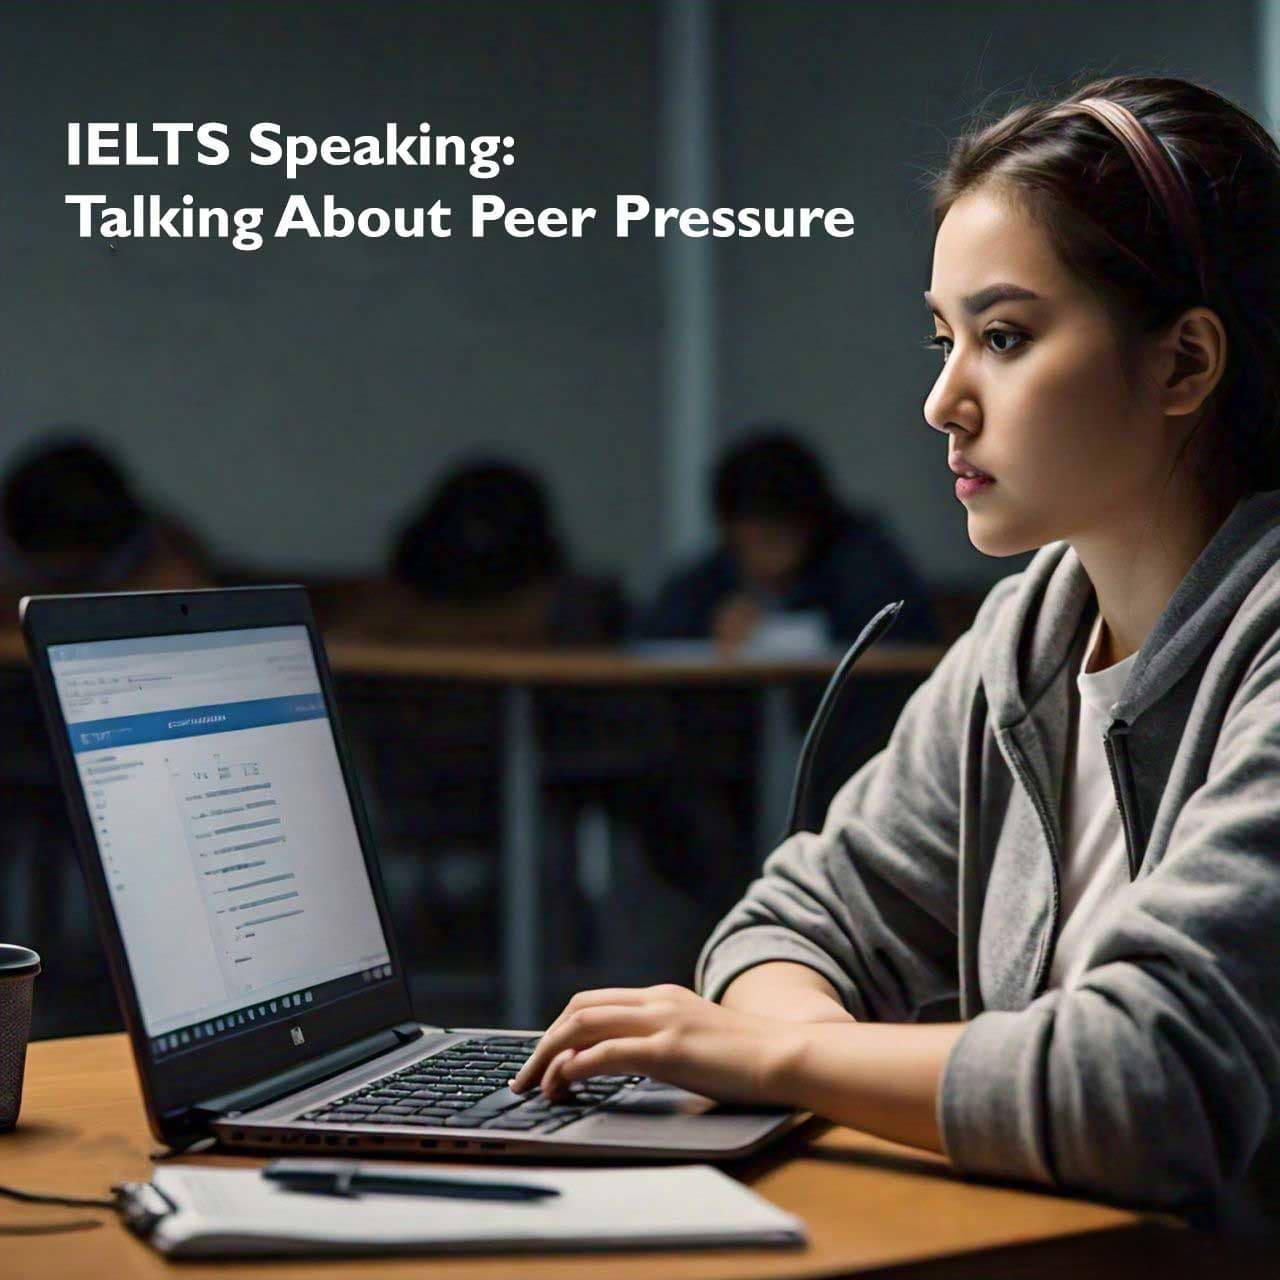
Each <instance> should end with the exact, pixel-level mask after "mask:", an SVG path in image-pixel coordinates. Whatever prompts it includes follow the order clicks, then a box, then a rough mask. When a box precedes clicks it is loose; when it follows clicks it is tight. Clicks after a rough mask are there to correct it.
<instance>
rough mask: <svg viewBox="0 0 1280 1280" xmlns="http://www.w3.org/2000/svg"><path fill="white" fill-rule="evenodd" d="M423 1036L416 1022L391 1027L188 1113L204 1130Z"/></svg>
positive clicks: (220, 1096)
mask: <svg viewBox="0 0 1280 1280" xmlns="http://www.w3.org/2000/svg"><path fill="white" fill-rule="evenodd" d="M421 1035H422V1027H420V1026H419V1025H418V1024H417V1023H416V1022H401V1023H399V1024H397V1025H396V1026H394V1027H388V1028H387V1030H385V1031H379V1032H377V1033H376V1034H374V1035H371V1036H365V1037H364V1038H363V1039H361V1040H356V1041H353V1042H352V1043H351V1044H346V1045H343V1046H342V1048H341V1049H334V1050H333V1051H332V1052H331V1053H325V1054H321V1056H320V1057H318V1058H312V1059H311V1060H310V1061H309V1062H303V1063H299V1065H298V1066H296V1067H289V1068H288V1069H287V1070H285V1071H280V1072H278V1073H277V1074H276V1075H273V1076H268V1077H267V1078H266V1079H265V1080H255V1081H254V1082H253V1084H250V1085H246V1086H245V1087H244V1088H242V1089H233V1090H232V1091H231V1092H229V1093H222V1094H219V1095H218V1096H217V1097H216V1098H206V1099H205V1100H204V1101H203V1102H197V1103H194V1104H193V1105H192V1106H191V1107H190V1108H188V1114H189V1116H190V1119H191V1121H193V1122H197V1123H200V1127H204V1126H207V1124H208V1123H209V1122H210V1121H212V1120H217V1119H219V1118H221V1117H223V1116H234V1115H239V1114H240V1112H242V1111H250V1110H252V1109H253V1108H254V1107H265V1106H266V1105H267V1103H269V1102H274V1101H275V1100H276V1099H277V1098H283V1097H285V1096H286V1095H288V1094H291V1093H297V1092H298V1091H299V1090H301V1089H306V1088H308V1087H309V1086H311V1085H313V1084H319V1083H320V1081H322V1080H327V1079H329V1078H330V1077H331V1076H336V1075H339V1074H341V1073H342V1072H343V1071H347V1070H349V1069H350V1068H351V1067H358V1066H359V1065H360V1064H361V1063H362V1062H368V1061H370V1060H371V1059H373V1058H377V1057H380V1056H381V1055H382V1054H384V1053H390V1052H391V1051H392V1050H393V1049H398V1048H400V1046H401V1045H405V1044H409V1043H410V1042H411V1041H413V1040H417V1039H418V1038H419V1037H420V1036H421Z"/></svg>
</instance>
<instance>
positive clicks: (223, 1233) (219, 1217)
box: [116, 1160, 806, 1258]
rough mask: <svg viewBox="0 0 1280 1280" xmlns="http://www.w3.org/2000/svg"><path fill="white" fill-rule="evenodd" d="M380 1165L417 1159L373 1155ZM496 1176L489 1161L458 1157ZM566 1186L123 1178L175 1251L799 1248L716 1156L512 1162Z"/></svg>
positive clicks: (168, 1249) (128, 1217)
mask: <svg viewBox="0 0 1280 1280" xmlns="http://www.w3.org/2000/svg"><path fill="white" fill-rule="evenodd" d="M371 1167H374V1168H377V1169H378V1170H379V1171H382V1172H387V1173H390V1172H393V1171H394V1170H396V1169H397V1168H399V1169H403V1170H406V1171H408V1170H417V1169H420V1168H421V1166H419V1165H413V1164H406V1163H403V1162H387V1161H381V1160H379V1161H377V1162H376V1164H373V1165H371ZM450 1177H451V1178H457V1179H463V1180H465V1179H474V1180H475V1181H476V1182H478V1183H485V1182H491V1181H492V1179H493V1170H492V1169H491V1168H485V1169H476V1168H474V1167H473V1168H469V1169H468V1168H457V1169H453V1168H451V1169H450ZM502 1177H503V1181H504V1182H519V1181H521V1180H524V1181H527V1182H529V1183H530V1184H539V1185H548V1184H549V1185H551V1186H554V1187H556V1189H557V1190H558V1191H559V1193H560V1194H559V1195H557V1196H554V1197H550V1198H546V1199H541V1200H536V1201H519V1202H514V1201H513V1202H503V1203H497V1202H494V1201H492V1200H487V1201H486V1200H462V1199H456V1198H436V1197H430V1196H423V1195H400V1194H392V1193H382V1192H380V1193H378V1194H375V1195H366V1196H350V1197H334V1196H330V1195H323V1194H311V1193H308V1192H300V1191H296V1190H290V1189H288V1188H286V1187H283V1186H281V1185H280V1184H279V1183H274V1182H271V1181H269V1180H268V1179H266V1178H263V1177H262V1173H261V1170H259V1169H211V1168H206V1167H203V1166H194V1165H181V1164H171V1165H165V1166H163V1167H162V1168H159V1169H157V1170H156V1171H155V1173H154V1175H153V1177H152V1180H151V1181H150V1182H143V1183H137V1182H134V1183H122V1184H120V1186H118V1187H117V1188H116V1192H117V1198H118V1202H119V1205H120V1209H121V1213H122V1215H123V1218H124V1221H125V1222H126V1224H127V1225H128V1226H129V1228H130V1230H132V1231H133V1232H134V1233H135V1234H137V1235H138V1236H140V1237H141V1238H142V1239H144V1240H146V1241H147V1242H148V1243H149V1244H151V1245H152V1247H153V1248H155V1249H157V1250H158V1251H159V1252H161V1253H163V1254H165V1255H166V1256H169V1257H175V1258H214V1257H273V1256H278V1257H299V1256H306V1255H312V1256H333V1255H343V1254H346V1255H367V1254H410V1253H423V1254H427V1253H474V1252H484V1253H488V1252H493V1253H499V1252H501V1253H508V1252H510V1253H527V1252H532V1251H546V1252H561V1251H581V1250H592V1249H610V1250H614V1249H690V1248H698V1249H704V1248H716V1247H737V1248H741V1247H743V1246H751V1245H756V1246H773V1247H778V1246H783V1247H785V1246H791V1247H795V1246H798V1245H803V1244H804V1243H805V1242H806V1233H805V1228H804V1224H803V1223H802V1222H801V1221H800V1220H799V1219H798V1218H796V1217H794V1216H793V1215H791V1214H789V1213H785V1212H784V1211H783V1210H781V1209H779V1208H777V1207H776V1206H774V1205H772V1204H770V1203H769V1202H768V1201H767V1200H765V1199H764V1198H763V1197H761V1196H759V1195H757V1194H756V1193H755V1192H754V1191H752V1190H751V1189H750V1188H748V1187H745V1186H743V1185H742V1184H741V1183H739V1182H737V1181H735V1180H734V1179H733V1178H730V1177H729V1176H728V1175H727V1174H724V1173H721V1172H720V1171H719V1170H718V1169H715V1168H713V1167H712V1166H711V1165H706V1164H700V1165H679V1166H674V1167H657V1168H649V1167H639V1168H623V1169H618V1168H605V1169H591V1168H578V1169H564V1168H555V1167H537V1168H534V1167H526V1166H521V1167H520V1168H518V1169H515V1168H511V1169H507V1168H504V1169H503V1171H502Z"/></svg>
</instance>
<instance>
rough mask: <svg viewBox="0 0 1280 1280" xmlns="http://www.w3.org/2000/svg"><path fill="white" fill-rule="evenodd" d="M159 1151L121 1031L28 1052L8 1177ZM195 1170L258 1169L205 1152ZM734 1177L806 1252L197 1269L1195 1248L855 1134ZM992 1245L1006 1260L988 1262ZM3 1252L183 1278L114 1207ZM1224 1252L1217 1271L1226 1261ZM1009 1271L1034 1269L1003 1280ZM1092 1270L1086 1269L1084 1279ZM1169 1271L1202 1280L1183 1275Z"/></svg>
mask: <svg viewBox="0 0 1280 1280" xmlns="http://www.w3.org/2000/svg"><path fill="white" fill-rule="evenodd" d="M153 1147H154V1143H153V1142H152V1140H151V1137H150V1134H149V1133H148V1132H147V1128H146V1121H145V1119H144V1117H143V1111H142V1104H141V1100H140V1098H139V1095H138V1088H137V1082H136V1079H135V1076H134V1072H133V1063H132V1059H131V1056H130V1053H129V1045H128V1041H127V1040H126V1039H125V1037H124V1036H122V1035H112V1036H89V1037H82V1038H78V1039H69V1040H49V1041H43V1042H39V1043H36V1044H33V1045H32V1046H31V1048H30V1051H29V1053H28V1058H27V1083H26V1092H25V1097H24V1100H23V1109H22V1116H21V1121H20V1124H19V1126H18V1128H17V1129H16V1130H15V1131H14V1132H12V1133H9V1134H5V1135H0V1169H2V1170H3V1173H2V1174H0V1181H3V1182H5V1183H8V1184H11V1185H17V1186H20V1187H22V1188H24V1189H29V1190H38V1191H45V1192H51V1193H54V1194H57V1193H63V1194H67V1195H102V1194H104V1193H105V1192H106V1189H107V1187H108V1186H109V1184H110V1183H112V1182H115V1181H120V1180H123V1179H126V1178H128V1179H145V1178H147V1177H148V1176H149V1173H148V1170H149V1168H150V1164H149V1161H148V1153H149V1152H150V1151H151V1150H152V1149H153ZM201 1163H215V1164H222V1165H231V1164H235V1165H242V1164H249V1163H254V1162H253V1161H251V1160H248V1159H247V1158H245V1157H230V1156H224V1157H216V1158H215V1157H208V1156H206V1157H204V1158H203V1159H202V1160H201ZM490 1167H492V1166H490ZM729 1168H730V1171H734V1172H738V1173H739V1174H740V1176H742V1177H743V1178H744V1180H745V1181H747V1182H749V1183H750V1184H751V1185H752V1186H753V1187H755V1189H756V1190H757V1191H759V1192H760V1193H761V1194H762V1195H764V1196H765V1197H766V1198H767V1199H769V1200H771V1201H773V1202H774V1203H775V1204H778V1205H780V1206H782V1207H783V1208H784V1209H787V1210H789V1211H790V1212H792V1213H795V1214H798V1215H799V1216H800V1217H801V1218H803V1219H804V1221H805V1222H806V1223H807V1225H808V1227H809V1231H810V1236H811V1243H810V1244H809V1246H808V1247H807V1248H805V1249H803V1250H776V1249H773V1250H770V1249H754V1250H744V1249H735V1250H711V1251H705V1252H700V1253H685V1254H679V1253H670V1252H668V1253H662V1254H656V1253H644V1254H638V1253H632V1254H624V1253H615V1254H609V1255H601V1254H592V1255H577V1256H572V1255H565V1254H560V1255H541V1256H535V1257H518V1258H517V1257H505V1258H503V1257H500V1256H496V1255H489V1256H476V1257H468V1258H459V1257H454V1258H436V1259H431V1258H412V1259H379V1260H376V1261H369V1260H360V1261H358V1262H357V1261H352V1260H349V1259H348V1260H342V1261H336V1260H331V1261H327V1262H321V1261H314V1262H270V1263H255V1264H252V1265H250V1264H245V1263H229V1264H227V1265H226V1266H225V1267H224V1266H221V1265H212V1264H203V1265H200V1267H199V1271H200V1275H201V1276H213V1275H223V1274H226V1275H231V1274H234V1275H235V1276H236V1277H237V1278H238V1280H252V1277H264V1278H265V1277H269V1276H282V1275H286V1274H287V1275H288V1276H298V1275H300V1274H304V1273H306V1274H310V1273H316V1274H326V1275H330V1276H342V1277H344V1278H345V1277H347V1276H352V1275H365V1274H369V1275H386V1276H405V1277H408V1276H413V1277H415V1278H418V1280H425V1278H427V1277H431V1276H436V1275H439V1276H444V1275H450V1276H462V1277H474V1278H475V1280H487V1278H488V1277H495V1278H496V1277H503V1280H510V1278H512V1277H515V1278H516V1280H519V1278H520V1277H530V1280H534V1278H537V1280H543V1278H545V1280H550V1278H551V1277H556V1278H557V1280H560V1278H562V1277H568V1278H569V1280H572V1278H573V1277H576V1276H583V1277H586V1276H597V1275H600V1274H604V1267H605V1266H606V1265H607V1267H608V1274H609V1276H610V1278H611V1280H629V1278H630V1277H637V1278H639V1277H650V1276H654V1275H658V1274H661V1275H662V1276H663V1277H664V1280H668V1278H672V1280H679V1277H699V1278H701V1280H705V1278H708V1277H725V1278H731V1277H746V1276H752V1277H775V1276H776V1277H783V1276H831V1275H848V1274H855V1273H856V1274H867V1273H871V1272H878V1271H879V1270H880V1269H881V1268H885V1267H896V1266H902V1265H903V1264H916V1265H914V1266H909V1267H908V1269H907V1270H906V1271H900V1270H896V1269H895V1270H894V1272H893V1275H894V1276H895V1277H900V1276H904V1275H916V1276H924V1275H927V1276H931V1277H932V1276H943V1275H945V1276H949V1277H955V1276H965V1277H976V1276H984V1277H989V1276H994V1275H1004V1276H1008V1275H1014V1274H1018V1275H1023V1274H1035V1275H1037V1276H1046V1275H1059V1274H1061V1275H1064V1276H1065V1275H1068V1274H1093V1275H1098V1274H1104V1275H1110V1274H1116V1275H1120V1274H1122V1273H1124V1274H1126V1276H1130V1275H1131V1274H1132V1272H1131V1268H1132V1266H1133V1265H1134V1263H1135V1261H1136V1260H1138V1259H1141V1260H1143V1262H1144V1264H1145V1263H1150V1262H1151V1261H1153V1260H1156V1259H1158V1260H1159V1261H1160V1265H1161V1270H1162V1272H1163V1275H1164V1276H1168V1275H1170V1274H1171V1272H1170V1266H1169V1262H1170V1261H1176V1260H1179V1259H1185V1258H1186V1257H1187V1256H1188V1253H1189V1250H1188V1244H1187V1241H1186V1237H1187V1236H1188V1235H1189V1233H1187V1232H1185V1231H1182V1230H1178V1229H1175V1228H1172V1227H1169V1226H1166V1225H1161V1224H1159V1223H1157V1222H1155V1221H1154V1220H1151V1219H1143V1218H1141V1217H1139V1216H1137V1215H1134V1214H1131V1213H1126V1212H1123V1211H1121V1210H1117V1209H1112V1208H1107V1207H1104V1206H1101V1205H1095V1204H1089V1203H1086V1202H1084V1201H1076V1200H1069V1199H1065V1198H1059V1197H1055V1196H1050V1195H1043V1194H1039V1193H1035V1192H1030V1191H1023V1190H1016V1189H1013V1188H1008V1187H997V1186H991V1185H980V1184H977V1183H969V1182H965V1181H962V1180H960V1179H959V1178H957V1177H956V1176H955V1175H953V1174H952V1173H951V1172H950V1171H949V1170H948V1169H947V1168H946V1167H945V1164H944V1162H943V1161H942V1160H941V1159H940V1158H938V1157H934V1156H931V1155H928V1154H923V1153H920V1152H916V1151H912V1150H910V1149H908V1148H906V1147H899V1146H896V1145H894V1144H892V1143H888V1142H882V1141H880V1140H878V1139H875V1138H871V1137H868V1136H866V1135H863V1134H859V1133H855V1132H853V1131H852V1130H848V1129H839V1128H831V1127H829V1126H822V1125H818V1124H813V1125H810V1126H806V1128H805V1129H804V1130H802V1131H801V1132H800V1133H799V1134H796V1135H792V1136H791V1137H789V1138H788V1139H785V1140H784V1141H783V1143H781V1144H780V1145H779V1147H777V1148H775V1150H774V1151H772V1152H769V1153H766V1154H765V1155H763V1156H760V1157H757V1158H756V1159H754V1160H752V1161H750V1162H748V1163H747V1164H745V1165H743V1166H738V1167H736V1168H735V1167H734V1166H729ZM95 1219H96V1220H100V1221H102V1223H103V1225H101V1226H99V1227H97V1228H94V1229H87V1230H74V1231H66V1232H63V1233H60V1234H43V1235H23V1234H20V1233H18V1232H17V1231H15V1228H21V1227H24V1226H30V1225H34V1224H39V1223H44V1224H55V1223H74V1222H76V1221H85V1220H95ZM1193 1243H1194V1242H1193ZM1017 1246H1022V1247H1021V1248H1019V1247H1017ZM992 1249H999V1250H1000V1252H999V1253H998V1254H995V1255H992V1254H990V1253H987V1252H985V1251H988V1250H992ZM0 1257H2V1258H3V1264H2V1265H0V1272H2V1273H3V1274H4V1275H5V1276H6V1277H14V1278H15V1280H17V1278H19V1277H21V1278H22V1280H26V1277H33V1278H34V1277H37V1276H38V1277H40V1280H64V1278H66V1277H80V1276H92V1277H94V1278H95V1280H102V1278H103V1277H110V1278H111V1280H118V1278H122V1277H135V1276H161V1275H166V1274H168V1275H172V1274H173V1272H172V1271H171V1270H169V1267H170V1265H171V1264H168V1263H166V1262H164V1261H163V1260H162V1259H161V1257H160V1256H159V1255H158V1254H155V1253H153V1252H152V1251H151V1250H150V1249H149V1248H148V1247H147V1246H146V1245H144V1244H142V1243H141V1242H140V1241H138V1240H135V1239H134V1238H133V1237H131V1236H130V1235H129V1234H128V1233H127V1232H126V1231H125V1230H124V1228H123V1227H122V1226H120V1225H119V1224H118V1223H116V1222H115V1221H114V1218H113V1215H111V1214H110V1213H109V1212H108V1211H104V1210H81V1209H65V1208H54V1207H45V1206H40V1207H35V1206H30V1205H20V1204H14V1203H11V1202H8V1201H2V1200H0ZM1215 1257H1217V1258H1219V1260H1220V1255H1216V1254H1215ZM1013 1263H1017V1264H1018V1265H1019V1266H1020V1265H1022V1264H1026V1265H1028V1266H1031V1265H1034V1268H1035V1269H1034V1271H1022V1270H1020V1269H1015V1270H1009V1269H1008V1268H1009V1266H1010V1264H1013ZM1083 1265H1087V1266H1088V1267H1089V1268H1090V1271H1089V1272H1084V1271H1081V1270H1079V1268H1080V1267H1081V1266H1083ZM939 1267H942V1268H943V1269H941V1270H939V1269H938V1268H939ZM1060 1267H1062V1268H1064V1269H1062V1270H1059V1268H1060ZM1173 1274H1177V1275H1183V1274H1198V1273H1196V1272H1185V1273H1184V1272H1182V1271H1179V1270H1177V1269H1176V1267H1175V1268H1174V1271H1173ZM1237 1274H1238V1273H1237Z"/></svg>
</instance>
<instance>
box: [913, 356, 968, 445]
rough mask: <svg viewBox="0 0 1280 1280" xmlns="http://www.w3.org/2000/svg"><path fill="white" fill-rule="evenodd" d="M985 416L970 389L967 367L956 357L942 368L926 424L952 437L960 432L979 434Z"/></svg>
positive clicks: (928, 405)
mask: <svg viewBox="0 0 1280 1280" xmlns="http://www.w3.org/2000/svg"><path fill="white" fill-rule="evenodd" d="M980 418H981V413H980V411H979V408H978V403H977V400H976V399H975V397H974V394H973V388H972V387H971V386H969V385H968V380H967V379H966V378H965V376H964V371H963V366H962V364H961V362H960V361H959V360H957V359H956V357H955V355H954V354H953V355H951V356H950V357H948V359H947V362H946V364H944V365H943V366H942V370H941V372H940V373H939V374H938V379H937V381H936V382H935V383H934V384H933V389H932V390H931V391H930V392H929V395H928V397H927V398H926V399H925V402H924V420H925V421H926V422H927V423H928V424H929V425H930V426H931V427H932V428H933V429H934V430H935V431H941V432H943V433H946V434H949V433H950V432H952V431H954V430H956V429H957V428H959V429H960V430H963V431H966V432H973V431H976V430H977V428H978V422H979V419H980Z"/></svg>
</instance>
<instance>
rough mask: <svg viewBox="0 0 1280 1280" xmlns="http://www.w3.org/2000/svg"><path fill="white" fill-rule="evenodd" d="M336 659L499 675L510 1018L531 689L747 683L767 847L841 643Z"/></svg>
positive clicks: (889, 665)
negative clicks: (802, 688) (803, 734)
mask: <svg viewBox="0 0 1280 1280" xmlns="http://www.w3.org/2000/svg"><path fill="white" fill-rule="evenodd" d="M325 647H326V650H327V653H328V656H329V662H330V665H331V666H332V668H333V670H334V671H335V672H338V673H341V674H344V675H359V676H375V677H388V678H396V679H405V678H409V679H416V680H424V681H445V682H450V683H473V684H487V685H495V686H499V687H500V688H501V695H502V725H503V728H502V738H503V746H502V751H501V763H500V771H501V797H500V802H501V831H502V900H501V907H500V912H501V931H500V938H501V957H502V958H501V970H502V972H501V984H502V993H503V1004H502V1020H503V1021H504V1022H505V1023H506V1025H508V1026H513V1027H528V1026H538V1025H540V1024H541V1022H542V1021H543V1019H542V1016H541V1012H542V1009H541V1005H542V996H543V981H542V977H543V968H544V966H543V963H542V957H541V954H540V948H539V946H538V921H539V911H538V894H539V887H540V885H541V883H542V876H543V868H544V865H545V861H544V858H543V850H542V805H541V795H542V773H543V767H542V752H541V745H540V743H539V738H538V733H537V731H536V726H535V715H534V701H535V698H536V696H537V694H538V692H539V691H540V690H544V689H553V688H559V689H567V688H646V689H657V688H665V689H676V690H680V689H689V688H708V687H720V688H739V689H742V690H743V691H744V692H746V693H749V694H750V695H751V696H753V697H755V698H756V699H757V700H758V705H759V724H760V736H759V750H758V761H759V763H758V765H757V777H758V779H759V783H758V799H757V804H756V814H755V827H756V853H757V856H758V858H760V859H763V857H764V856H765V855H766V854H768V853H769V852H770V850H771V849H772V847H773V845H774V843H775V842H776V841H777V839H778V837H779V835H780V833H781V831H782V828H783V825H784V823H785V820H786V813H787V806H788V803H789V800H790V793H791V779H792V773H793V771H794V769H795V764H796V760H797V758H798V755H799V751H800V741H799V735H798V733H797V731H796V728H795V725H794V722H793V718H792V716H791V708H790V704H789V700H788V695H789V693H790V691H791V690H792V689H793V688H795V687H796V686H797V685H798V684H802V683H805V682H812V681H815V680H825V679H826V677H828V676H829V675H830V674H831V672H832V671H833V670H834V668H835V665H836V662H837V659H838V655H836V654H832V655H830V656H828V657H817V658H805V659H785V660H770V661H762V660H731V661H724V660H718V659H715V658H713V657H710V656H706V657H700V656H696V655H691V654H690V653H689V652H688V651H687V650H686V651H681V650H680V649H678V648H674V649H671V650H668V651H667V652H665V653H661V652H647V653H633V652H629V651H627V650H625V649H555V650H522V649H438V648H421V647H419V646H415V645H387V644H363V643H360V644H356V643H348V642H338V643H334V644H327V645H326V646H325ZM944 652H945V649H944V648H942V647H940V646H915V645H893V644H890V643H883V644H880V645H878V646H877V647H875V648H873V649H871V650H870V651H868V652H867V653H866V654H864V655H863V657H862V658H861V659H859V661H858V665H857V668H856V678H858V679H875V678H887V677H893V676H901V675H918V676H921V677H923V676H925V675H927V674H928V673H929V672H930V671H932V670H933V668H934V666H935V665H936V664H937V662H938V660H939V659H940V658H941V657H942V655H943V653H944ZM25 663H26V649H25V647H24V646H23V643H22V637H21V635H20V634H18V633H17V632H15V631H5V632H0V665H7V666H15V665H25Z"/></svg>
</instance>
